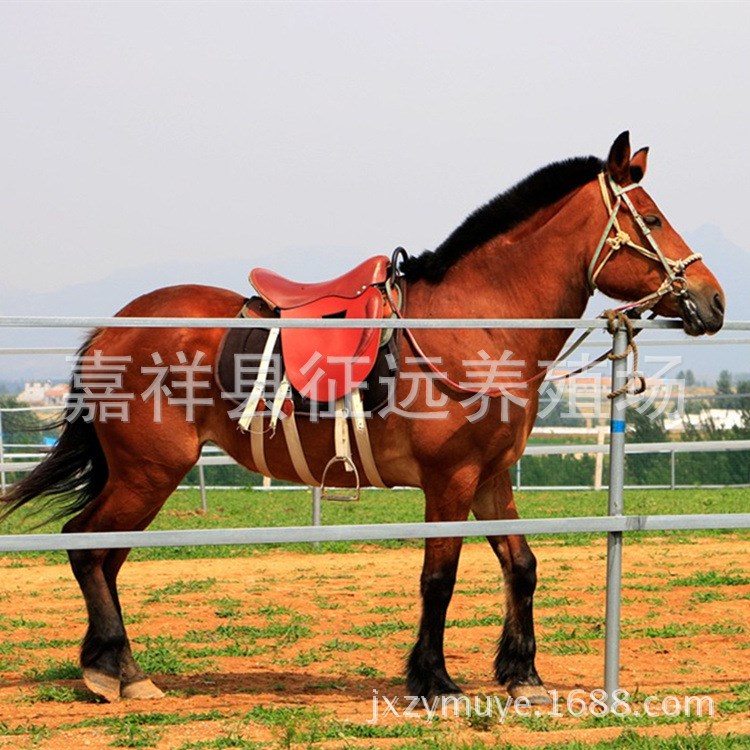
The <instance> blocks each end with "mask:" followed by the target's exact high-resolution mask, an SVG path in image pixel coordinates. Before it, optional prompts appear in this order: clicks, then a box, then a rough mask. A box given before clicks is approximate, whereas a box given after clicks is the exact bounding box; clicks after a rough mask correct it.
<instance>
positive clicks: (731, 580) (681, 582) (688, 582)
mask: <svg viewBox="0 0 750 750" xmlns="http://www.w3.org/2000/svg"><path fill="white" fill-rule="evenodd" d="M747 583H750V576H746V575H738V574H736V573H717V572H716V571H715V570H699V571H697V572H696V573H693V574H692V575H689V576H686V577H684V578H675V579H674V580H672V581H670V586H695V587H696V588H698V587H704V586H744V585H745V584H747Z"/></svg>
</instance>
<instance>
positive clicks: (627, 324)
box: [386, 172, 703, 398]
mask: <svg viewBox="0 0 750 750" xmlns="http://www.w3.org/2000/svg"><path fill="white" fill-rule="evenodd" d="M607 182H609V188H608V187H607ZM639 187H640V184H639V183H637V182H634V183H632V184H631V185H628V186H627V187H621V186H620V185H618V184H617V183H616V182H615V181H614V180H613V179H612V177H611V176H609V175H607V174H606V173H605V172H600V174H599V188H600V190H601V194H602V200H603V201H604V205H605V207H606V209H607V212H608V214H609V217H608V219H607V223H606V225H605V227H604V231H603V232H602V236H601V238H600V240H599V242H598V244H597V247H596V250H595V251H594V256H593V258H592V259H591V262H590V263H589V267H588V274H587V279H588V284H589V288H590V290H591V294H593V293H594V292H595V291H596V290H597V285H596V280H597V278H598V277H599V274H600V273H601V272H602V269H603V268H604V266H605V265H606V264H607V263H608V262H609V260H610V259H611V258H612V257H613V256H614V254H615V253H616V252H617V251H618V250H620V249H621V248H623V247H629V248H631V249H633V250H635V251H636V252H638V253H640V254H641V255H643V256H644V257H646V258H648V259H649V260H653V261H656V262H657V263H660V264H661V266H662V267H663V268H664V271H665V273H666V277H665V279H664V281H663V282H662V283H661V285H660V286H659V288H658V289H657V290H656V291H655V292H652V293H651V294H647V295H646V296H644V297H641V298H640V299H639V300H636V301H635V302H629V303H627V304H625V305H622V306H620V307H616V308H614V309H610V310H605V311H604V312H602V313H601V314H600V315H599V317H600V318H606V319H607V330H608V332H609V333H610V334H612V335H614V333H615V332H616V331H617V330H619V328H620V327H621V326H622V327H624V328H625V330H626V332H627V347H626V349H625V351H624V352H623V353H622V354H615V353H614V349H613V348H610V349H609V350H607V351H606V352H604V353H603V354H601V355H600V356H599V357H597V358H596V359H594V360H592V361H591V362H589V363H588V364H586V365H584V366H583V367H580V368H578V369H577V370H574V371H573V372H569V373H566V374H564V375H560V376H557V377H553V378H549V381H550V382H555V381H558V380H567V379H569V378H572V377H574V376H575V375H580V374H581V373H583V372H586V371H587V370H589V369H591V368H592V367H594V366H596V365H597V364H599V363H600V362H603V361H604V360H605V359H609V360H614V359H625V358H627V357H628V356H629V355H630V354H631V353H632V354H633V372H632V373H631V375H630V376H629V377H628V380H627V382H626V383H625V384H624V385H622V386H621V387H620V388H617V389H616V390H614V391H612V393H609V394H607V398H615V397H616V396H620V395H622V394H624V393H632V394H633V395H637V394H640V393H643V392H644V391H645V390H646V380H645V378H644V377H643V375H641V374H640V373H639V372H638V347H637V346H636V344H635V337H636V336H637V335H638V331H636V330H635V329H634V328H633V324H632V321H631V316H633V317H640V314H641V313H642V312H644V311H646V310H650V309H651V308H652V307H654V305H656V303H657V302H658V301H659V300H660V299H661V298H662V297H664V296H665V295H667V294H673V295H675V296H677V297H685V296H686V295H687V287H686V282H685V269H687V267H688V266H690V265H691V264H692V263H695V262H696V261H699V260H701V259H702V258H703V255H702V254H701V253H692V254H691V255H689V256H688V257H687V258H684V259H680V260H673V259H672V258H668V257H667V256H666V255H664V253H663V252H662V250H661V248H660V247H659V245H658V243H657V242H656V240H655V239H654V238H653V236H652V234H651V230H650V229H649V228H648V226H647V224H646V222H645V221H644V220H643V217H642V216H641V215H640V213H638V210H637V209H636V207H635V206H634V205H633V202H632V201H631V199H630V196H629V195H628V193H629V192H630V191H631V190H635V189H636V188H639ZM610 190H611V191H612V194H613V195H614V197H615V201H614V203H612V200H611V198H610V194H609V191H610ZM623 205H624V206H625V207H626V208H627V209H628V211H629V212H630V215H631V216H632V217H633V220H634V221H635V223H636V225H637V226H638V228H639V230H640V231H641V233H642V235H643V236H644V237H645V239H646V241H647V242H648V244H649V245H650V246H651V248H650V249H649V248H647V247H644V246H643V245H639V244H637V243H635V242H633V240H632V239H631V237H630V235H629V234H628V233H627V232H625V231H624V230H623V229H622V227H621V226H620V222H619V221H618V219H617V214H618V213H619V211H620V209H621V208H622V207H623ZM613 230H614V235H613V236H611V237H610V234H611V232H612V231H613ZM605 247H606V248H607V251H606V253H604V248H605ZM603 253H604V255H603ZM602 255H603V258H602ZM406 257H408V255H407V252H406V250H404V248H402V247H399V248H397V249H396V250H395V251H394V253H393V258H392V261H391V277H390V278H389V279H388V280H387V282H386V295H387V297H388V301H389V302H390V303H391V307H392V309H393V311H394V314H395V315H396V317H397V318H399V319H401V320H404V316H403V314H402V311H401V305H400V304H397V303H396V302H395V300H394V299H393V291H394V290H396V291H398V297H399V302H400V301H401V299H402V296H403V295H402V294H401V289H400V286H399V285H400V284H402V283H403V279H402V278H399V276H398V265H399V261H400V260H402V259H405V258H406ZM600 259H601V261H600ZM403 330H404V334H405V336H406V338H407V339H408V340H409V343H410V344H411V347H412V349H413V350H414V353H415V354H416V355H417V357H418V358H419V359H421V361H422V364H424V365H426V366H427V367H428V369H429V370H431V371H432V372H433V373H435V374H436V375H437V376H438V377H439V379H440V380H441V381H442V382H443V383H445V384H446V385H447V386H448V387H449V388H450V389H451V390H455V391H458V392H459V393H469V394H482V395H485V396H490V397H497V396H503V395H507V393H508V390H513V389H515V388H519V387H523V386H527V385H529V384H530V383H534V382H536V381H537V380H539V379H540V378H543V377H544V376H545V375H546V374H547V372H549V371H550V370H551V369H553V368H554V367H555V366H556V365H558V364H559V363H560V362H562V361H564V360H565V359H566V358H567V357H568V356H570V354H572V353H573V352H574V351H575V350H576V349H577V348H578V347H579V346H581V344H583V342H584V341H585V340H586V339H587V338H588V337H589V336H590V335H591V334H592V333H593V329H592V330H589V331H585V332H584V333H583V334H581V336H579V337H578V338H577V339H576V340H575V341H574V342H573V343H572V344H571V345H570V346H569V347H568V348H567V349H566V350H565V351H564V352H563V353H562V354H560V356H559V357H558V358H557V359H556V360H555V361H554V362H553V363H552V364H551V365H549V366H547V367H545V368H543V369H542V370H540V371H539V372H538V373H537V374H536V375H533V376H532V377H530V378H528V379H526V380H523V381H521V382H519V383H513V384H512V385H508V386H500V387H493V388H482V387H475V386H470V385H462V384H461V383H459V382H457V381H455V380H453V379H452V378H451V377H449V376H448V374H447V373H444V372H442V371H441V370H440V369H439V368H438V367H437V365H435V363H434V362H433V361H432V360H431V359H430V358H429V357H427V355H426V354H425V353H424V350H423V349H422V347H421V346H420V345H419V343H418V342H417V340H416V338H415V336H414V332H413V331H412V330H411V329H410V328H404V329H403ZM633 383H635V384H636V385H635V387H634V388H633V389H632V390H631V384H633Z"/></svg>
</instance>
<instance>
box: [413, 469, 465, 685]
mask: <svg viewBox="0 0 750 750" xmlns="http://www.w3.org/2000/svg"><path fill="white" fill-rule="evenodd" d="M454 480H455V478H454ZM452 487H453V488H454V491H453V492H452V491H451V488H452ZM472 494H473V489H472V490H471V491H467V490H466V487H465V485H464V486H461V483H460V482H459V481H451V480H447V481H445V482H434V484H433V486H432V487H425V501H426V506H425V520H426V521H428V522H429V521H465V520H466V519H467V518H468V516H469V509H470V506H471V497H472ZM462 543H463V540H462V539H461V538H460V537H458V538H453V539H427V540H425V554H424V565H423V566H422V578H421V581H420V591H421V594H422V619H421V620H420V623H419V635H418V636H417V642H416V644H415V645H414V648H413V649H412V652H411V655H410V656H409V660H408V662H407V686H408V689H409V694H410V695H418V696H423V697H425V698H432V697H433V696H437V695H450V694H453V693H460V692H461V688H459V687H458V685H456V683H455V682H454V681H453V680H452V679H451V677H450V675H449V674H448V671H447V669H446V667H445V655H444V653H443V634H444V632H445V617H446V613H447V611H448V605H449V604H450V601H451V596H452V595H453V586H454V584H455V582H456V570H457V568H458V559H459V556H460V554H461V545H462Z"/></svg>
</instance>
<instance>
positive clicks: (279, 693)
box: [0, 537, 750, 750]
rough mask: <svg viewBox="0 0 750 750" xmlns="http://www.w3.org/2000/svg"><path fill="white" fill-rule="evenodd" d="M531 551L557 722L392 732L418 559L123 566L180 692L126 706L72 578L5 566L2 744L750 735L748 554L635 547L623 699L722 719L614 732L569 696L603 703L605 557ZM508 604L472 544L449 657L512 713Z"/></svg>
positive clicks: (124, 590) (302, 558)
mask: <svg viewBox="0 0 750 750" xmlns="http://www.w3.org/2000/svg"><path fill="white" fill-rule="evenodd" d="M534 548H535V551H536V553H537V557H538V559H539V579H540V586H539V589H538V593H537V598H536V602H537V605H536V623H537V637H538V641H539V653H538V657H537V667H538V670H539V673H540V675H541V676H542V677H543V678H544V679H545V681H546V685H547V687H548V688H551V689H554V690H556V691H558V693H559V694H560V696H561V699H560V701H561V709H560V710H561V713H562V715H561V716H550V715H549V713H550V710H549V709H545V710H543V711H542V712H541V716H540V715H538V714H536V713H534V712H532V715H531V716H530V717H528V718H519V717H517V716H516V717H514V718H512V719H506V720H504V721H500V722H497V721H493V722H492V723H491V724H490V723H489V722H487V721H482V720H481V719H474V720H469V719H467V717H465V716H464V717H458V718H455V717H452V718H449V719H446V720H444V721H441V722H439V723H438V726H437V727H436V728H434V729H433V728H432V726H431V725H429V726H428V723H427V722H426V720H425V716H424V711H423V712H422V713H421V714H419V715H417V716H416V717H408V718H402V717H399V718H396V717H394V716H393V715H390V714H389V715H387V716H385V717H381V718H380V720H379V726H378V731H376V730H374V729H373V728H372V723H371V722H372V718H373V696H377V697H378V698H380V697H381V696H387V697H389V699H391V700H393V696H401V697H400V698H399V703H398V705H399V707H400V709H403V708H406V702H405V700H404V698H403V693H404V692H405V690H406V688H405V685H404V683H403V681H402V680H401V675H402V666H403V663H404V660H405V658H406V655H407V653H408V649H409V647H410V646H411V645H412V643H413V639H414V633H415V627H416V623H417V620H418V613H419V610H418V578H419V570H420V566H421V550H418V549H414V548H406V549H376V548H366V549H364V550H363V551H361V552H358V553H343V554H317V555H316V554H303V553H292V552H288V551H284V550H274V551H268V552H265V553H263V554H257V555H253V556H251V557H247V558H233V559H206V560H191V561H164V562H140V563H129V564H126V565H125V567H124V568H123V571H122V574H121V578H120V582H121V586H120V589H121V598H122V603H123V608H124V611H125V613H126V622H127V624H128V631H129V634H130V638H131V641H132V642H133V649H134V652H135V653H136V656H138V654H144V652H145V648H146V646H147V645H148V646H149V655H146V656H142V658H141V663H142V665H143V666H146V667H148V668H149V669H150V671H151V672H152V676H153V678H154V681H155V682H157V684H158V685H159V686H160V687H161V688H162V689H163V690H165V691H166V692H167V695H166V697H165V698H163V699H161V700H159V701H134V700H130V701H120V702H117V703H114V704H100V703H96V702H94V701H92V700H91V699H90V697H89V696H88V694H87V693H86V691H85V690H84V689H83V688H82V683H81V681H80V680H77V679H75V676H76V675H75V673H74V671H75V668H74V666H73V664H72V663H73V662H76V660H77V642H78V640H79V639H80V637H81V636H82V634H83V631H84V628H85V613H84V611H83V605H82V599H81V598H80V594H79V592H78V589H77V586H76V584H75V582H74V580H73V578H72V575H71V573H70V571H69V569H68V568H67V566H61V565H48V564H44V562H43V561H41V560H29V559H24V560H22V561H19V560H11V559H9V558H6V559H4V560H3V559H0V644H2V645H1V646H0V747H27V746H28V747H31V746H34V747H40V748H49V749H50V750H52V749H54V750H60V749H61V748H66V749H67V748H70V747H84V746H85V747H92V748H96V747H109V746H113V745H114V746H131V747H137V746H140V747H144V746H146V747H148V746H153V747H157V748H160V749H162V748H163V749H164V750H166V749H167V748H201V747H206V748H208V747H235V746H236V747H256V746H263V744H261V745H256V744H255V743H268V744H267V745H266V746H269V747H293V746H299V747H307V746H315V747H371V746H372V747H378V748H380V747H388V748H391V747H402V746H409V747H412V746H413V747H419V746H420V744H421V743H422V742H423V740H422V739H420V735H419V732H420V731H421V728H422V727H423V726H424V727H427V729H429V736H430V737H433V738H436V741H440V742H445V743H447V744H445V747H451V746H458V745H460V743H461V742H465V743H469V745H470V746H472V747H474V746H475V744H476V743H480V744H479V745H476V746H481V743H485V744H487V745H488V746H492V745H493V744H497V743H500V742H509V743H512V744H513V745H529V746H533V745H540V744H550V743H553V742H562V741H567V740H569V739H574V738H575V739H582V740H586V741H590V742H595V741H599V740H602V739H606V738H609V737H614V736H617V735H619V734H620V733H621V732H622V731H623V728H628V727H630V726H632V728H634V729H635V730H636V731H638V732H640V733H643V734H649V735H660V736H669V735H673V734H675V733H683V734H684V733H686V732H695V733H701V732H712V733H714V734H724V733H727V732H735V733H746V732H747V733H750V719H749V717H748V711H747V708H748V698H750V695H749V693H750V566H749V565H748V560H749V559H750V558H749V557H748V550H747V549H746V545H745V544H744V543H743V542H739V541H733V540H732V539H731V538H730V537H712V538H701V539H696V540H695V541H694V542H691V543H689V544H685V543H683V544H675V543H669V542H667V541H666V540H665V539H649V540H645V541H641V542H639V543H635V544H628V545H626V548H625V555H624V591H623V607H622V620H623V638H622V648H621V663H622V669H621V685H622V687H623V688H625V689H626V690H628V691H629V692H630V693H631V694H632V695H634V699H633V705H634V706H635V709H634V710H638V711H639V713H642V706H643V699H644V698H645V697H646V696H649V695H653V694H657V695H659V696H660V697H663V696H664V695H675V696H679V697H680V698H681V699H682V698H683V697H684V696H686V695H687V694H701V695H708V696H711V698H712V699H713V700H714V702H715V705H716V715H715V716H714V718H713V719H711V720H709V721H708V722H706V721H700V722H692V721H689V720H686V719H685V717H683V716H680V717H678V718H677V719H673V720H669V721H668V720H666V719H663V718H662V719H659V720H656V721H654V722H644V721H643V720H642V717H641V719H640V720H636V719H633V720H632V721H631V722H630V723H629V720H622V721H621V722H619V723H617V722H612V721H610V722H609V723H608V722H606V721H604V722H600V724H599V725H597V724H596V722H594V721H593V720H592V719H591V718H589V719H588V721H586V720H584V719H579V718H573V717H571V716H569V715H567V714H566V712H565V706H566V703H565V701H566V699H567V696H569V695H570V694H571V691H576V690H580V691H583V693H587V692H588V691H591V690H593V689H595V688H599V687H601V686H602V681H603V678H602V673H603V651H604V640H603V618H604V577H605V555H606V550H605V546H604V543H603V542H598V543H594V544H592V545H590V546H586V547H581V546H564V545H560V544H559V543H555V542H554V541H547V540H545V541H543V542H539V543H537V544H536V545H535V547H534ZM501 594H502V587H501V583H500V579H499V574H498V570H497V566H496V562H495V560H494V558H493V556H492V554H491V552H490V550H489V548H488V547H486V545H482V544H470V545H466V546H465V548H464V551H463V556H462V561H461V567H460V571H459V578H458V582H457V586H456V593H455V595H454V598H453V603H452V605H451V609H450V611H449V621H450V622H449V628H448V630H447V632H446V657H447V664H448V669H449V672H450V673H451V674H452V676H453V677H454V679H456V681H457V682H458V683H459V684H460V685H461V686H462V687H463V688H464V690H465V691H466V694H467V695H468V696H476V695H480V696H484V695H489V696H499V697H500V698H501V699H502V700H504V699H505V694H504V692H503V691H502V690H501V689H500V688H499V687H498V686H497V685H496V684H495V683H494V682H493V680H492V658H493V651H494V648H495V645H496V642H497V637H498V635H499V632H500V624H499V623H500V619H499V617H500V616H501V615H502V595H501ZM374 691H377V693H376V692H374ZM378 706H379V708H380V709H381V711H384V710H385V704H383V703H378ZM282 709H289V711H288V712H286V713H285V712H284V711H283V710H282ZM154 712H158V716H157V715H155V714H154ZM128 717H130V718H128ZM133 717H135V719H133ZM139 717H140V718H139ZM144 717H145V718H144ZM290 717H291V719H290ZM290 722H296V723H297V725H298V726H299V727H301V729H300V732H301V733H298V734H296V735H295V731H297V730H294V729H293V728H290ZM311 722H312V723H313V724H315V727H313V728H312V729H311V728H310V727H311ZM332 722H333V724H332ZM368 722H370V723H368ZM133 727H135V728H133ZM332 727H333V729H332ZM337 727H338V729H336V728H337ZM342 727H343V728H342ZM352 727H355V728H352ZM356 727H359V728H356ZM315 732H317V733H318V734H317V735H316V734H315ZM337 732H338V734H337ZM305 733H306V734H305ZM425 736H427V735H425ZM316 737H317V739H316ZM222 738H224V739H222ZM311 738H312V739H311ZM399 738H401V739H399ZM410 738H411V739H410ZM232 742H234V743H235V744H232ZM318 742H319V744H316V743H318ZM222 743H223V744H222ZM243 743H244V744H243ZM471 743H475V744H474V745H473V744H471ZM436 746H439V745H430V747H436Z"/></svg>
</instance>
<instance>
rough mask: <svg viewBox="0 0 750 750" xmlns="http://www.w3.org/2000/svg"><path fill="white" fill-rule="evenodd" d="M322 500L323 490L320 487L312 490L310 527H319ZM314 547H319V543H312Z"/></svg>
mask: <svg viewBox="0 0 750 750" xmlns="http://www.w3.org/2000/svg"><path fill="white" fill-rule="evenodd" d="M322 500H323V490H322V489H321V488H320V487H313V488H312V525H313V526H320V523H321V506H322ZM313 545H314V546H315V547H320V542H313Z"/></svg>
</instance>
